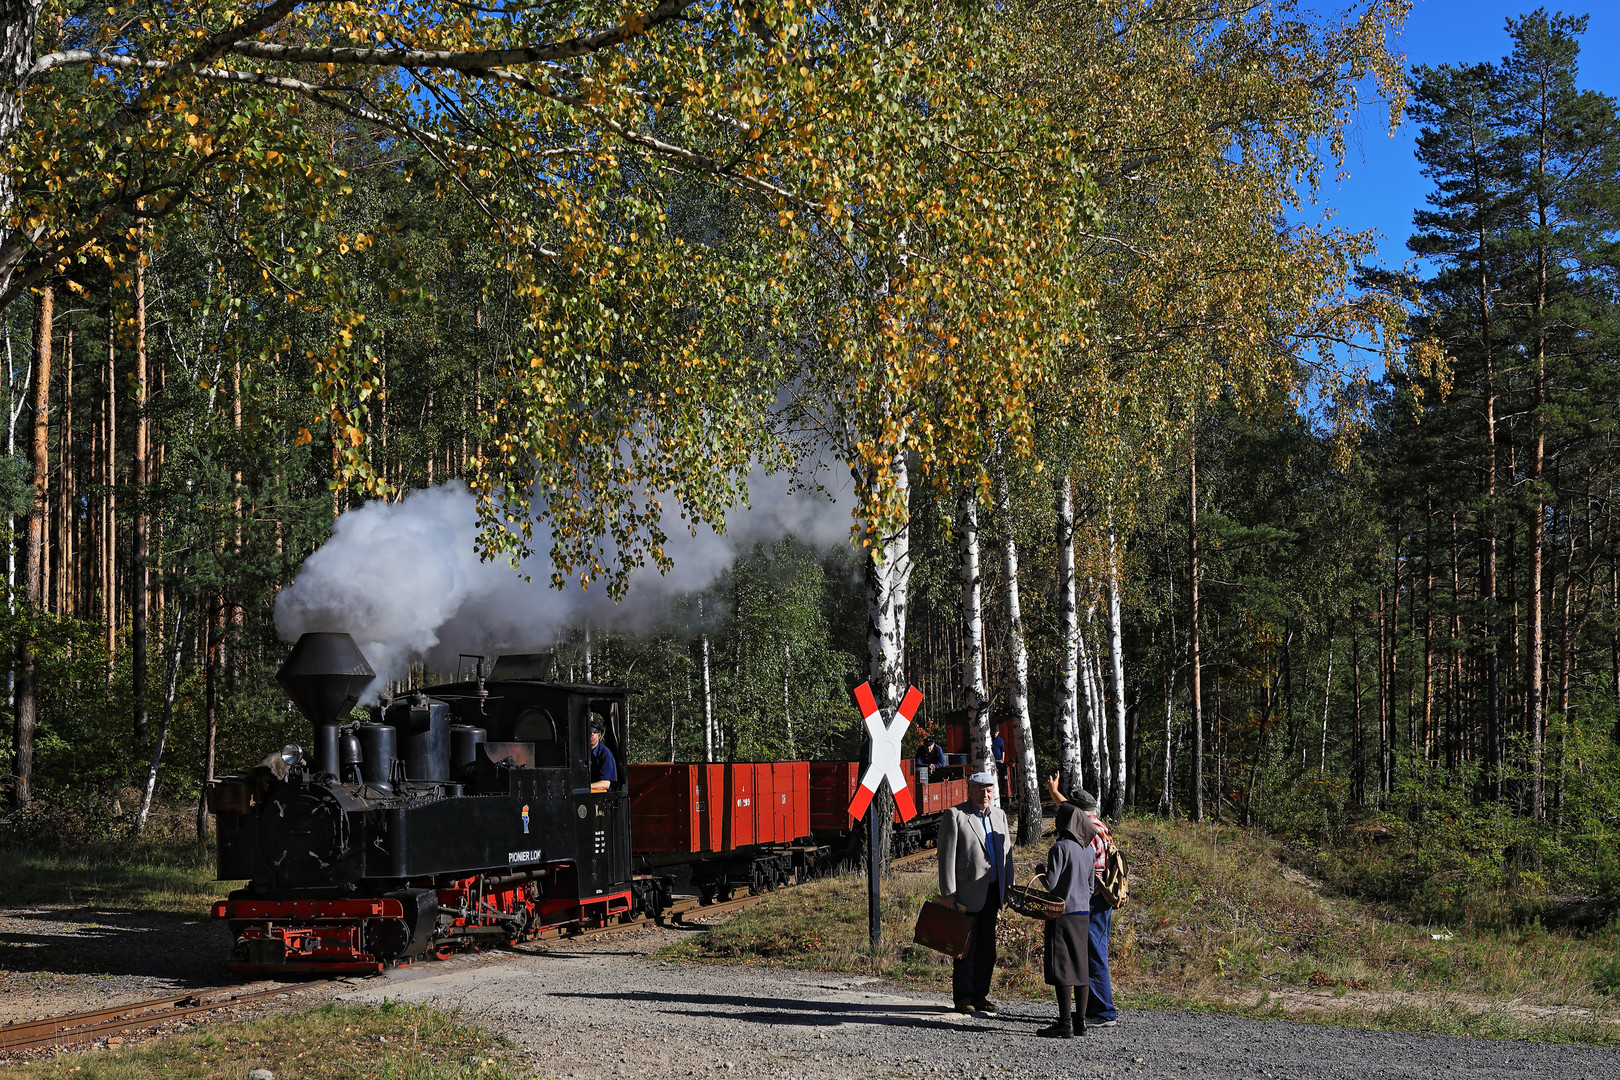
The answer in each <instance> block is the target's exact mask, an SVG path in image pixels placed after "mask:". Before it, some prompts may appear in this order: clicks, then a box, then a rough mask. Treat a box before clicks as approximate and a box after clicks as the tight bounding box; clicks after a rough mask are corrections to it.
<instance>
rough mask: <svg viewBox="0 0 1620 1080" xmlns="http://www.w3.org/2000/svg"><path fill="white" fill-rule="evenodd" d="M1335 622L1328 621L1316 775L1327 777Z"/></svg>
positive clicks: (1330, 619)
mask: <svg viewBox="0 0 1620 1080" xmlns="http://www.w3.org/2000/svg"><path fill="white" fill-rule="evenodd" d="M1334 629H1335V627H1334V620H1333V619H1332V618H1331V617H1330V618H1329V619H1328V645H1327V679H1326V680H1325V681H1324V683H1323V686H1322V745H1321V747H1320V749H1319V755H1318V757H1317V761H1316V775H1317V776H1326V775H1327V735H1328V704H1329V703H1330V702H1331V701H1332V700H1333V645H1334V636H1333V635H1334Z"/></svg>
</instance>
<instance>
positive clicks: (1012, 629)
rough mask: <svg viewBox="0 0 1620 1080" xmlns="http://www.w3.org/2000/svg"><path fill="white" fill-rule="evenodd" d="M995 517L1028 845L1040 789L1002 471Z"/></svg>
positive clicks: (1037, 827) (1022, 834) (1021, 830)
mask: <svg viewBox="0 0 1620 1080" xmlns="http://www.w3.org/2000/svg"><path fill="white" fill-rule="evenodd" d="M996 502H997V503H998V506H997V508H996V509H997V516H998V517H999V518H1000V519H1001V523H1002V528H1003V529H1004V530H1005V533H1004V535H1003V537H1002V542H1001V545H1002V557H1003V559H1004V560H1005V562H1006V564H1007V631H1008V635H1007V636H1008V639H1009V644H1010V645H1011V646H1012V707H1013V718H1014V721H1015V722H1016V723H1017V725H1018V777H1019V781H1020V783H1019V796H1018V842H1019V843H1020V844H1032V843H1034V842H1035V841H1036V840H1039V839H1040V836H1041V789H1040V781H1039V778H1038V777H1036V775H1035V731H1034V725H1033V724H1031V723H1030V718H1029V649H1028V646H1027V645H1026V644H1025V642H1024V609H1023V605H1022V603H1021V602H1020V598H1019V595H1018V539H1017V536H1016V534H1015V532H1014V529H1013V518H1012V489H1011V485H1010V484H1009V483H1008V482H1007V473H1006V471H1005V470H1003V471H1002V472H1001V474H1000V475H999V476H998V477H997V482H996Z"/></svg>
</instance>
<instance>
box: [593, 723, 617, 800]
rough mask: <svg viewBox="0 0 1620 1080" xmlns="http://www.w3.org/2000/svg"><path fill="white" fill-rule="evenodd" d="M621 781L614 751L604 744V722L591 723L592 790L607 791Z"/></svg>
mask: <svg viewBox="0 0 1620 1080" xmlns="http://www.w3.org/2000/svg"><path fill="white" fill-rule="evenodd" d="M618 779H619V766H618V765H617V764H616V763H615V762H614V760H613V751H611V750H609V749H608V748H607V744H605V743H604V742H602V722H601V721H600V720H592V721H591V790H592V791H606V790H607V789H608V788H610V787H612V786H613V785H614V784H615V783H617V782H618Z"/></svg>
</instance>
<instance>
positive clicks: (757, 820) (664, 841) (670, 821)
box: [630, 761, 810, 855]
mask: <svg viewBox="0 0 1620 1080" xmlns="http://www.w3.org/2000/svg"><path fill="white" fill-rule="evenodd" d="M809 788H810V767H809V765H808V764H806V763H805V762H802V761H798V762H782V763H779V764H773V763H765V764H754V763H751V762H742V763H734V764H730V765H708V764H689V763H684V762H679V763H671V762H656V763H651V764H639V765H631V766H630V820H631V826H632V828H631V837H632V844H633V845H634V848H635V851H636V853H637V854H683V855H691V854H701V853H705V852H708V853H721V852H727V851H732V850H735V849H737V848H746V847H752V846H754V845H756V844H791V843H792V842H794V841H795V840H799V839H802V838H804V837H806V836H808V835H809V833H810V805H809V797H808V796H809ZM728 811H729V812H728Z"/></svg>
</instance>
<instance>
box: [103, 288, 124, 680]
mask: <svg viewBox="0 0 1620 1080" xmlns="http://www.w3.org/2000/svg"><path fill="white" fill-rule="evenodd" d="M117 358H118V314H117V309H116V308H115V307H114V306H113V304H112V301H111V300H110V299H109V300H108V303H107V369H106V371H105V373H104V375H103V378H104V388H105V390H106V395H107V408H106V413H105V415H104V416H103V417H102V421H101V424H102V432H103V438H102V440H101V450H102V454H103V455H104V457H105V462H104V466H103V471H102V474H101V482H102V485H103V487H102V492H103V494H102V496H101V551H100V554H101V617H102V620H103V623H104V626H105V629H106V634H107V685H109V686H111V685H112V679H113V668H114V666H115V661H116V659H117V655H118V619H119V617H120V615H121V612H119V610H118V496H117V494H116V490H117V489H116V488H115V487H114V485H115V484H116V483H117V481H118V475H117V470H116V468H115V464H116V462H117V460H118V459H117V451H118V415H117V400H118V391H117V385H118V382H117V364H116V361H117Z"/></svg>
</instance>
